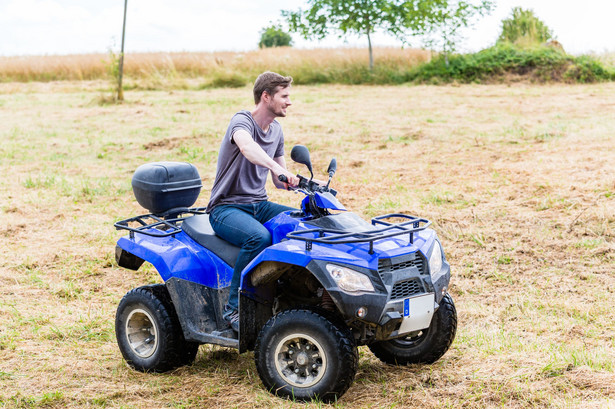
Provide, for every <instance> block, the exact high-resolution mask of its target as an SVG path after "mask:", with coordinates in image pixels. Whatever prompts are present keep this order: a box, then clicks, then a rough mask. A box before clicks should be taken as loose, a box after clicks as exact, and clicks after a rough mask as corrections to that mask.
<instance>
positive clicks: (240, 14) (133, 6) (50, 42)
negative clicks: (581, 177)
mask: <svg viewBox="0 0 615 409" xmlns="http://www.w3.org/2000/svg"><path fill="white" fill-rule="evenodd" d="M305 4H306V1H304V0H284V1H274V0H227V1H207V0H178V1H170V0H128V16H127V28H126V45H125V51H126V52H127V53H129V52H139V51H246V50H253V49H255V48H257V43H258V40H259V36H260V35H259V32H260V30H261V29H262V28H263V27H264V26H267V25H268V24H269V23H270V22H271V21H276V20H279V19H280V10H281V9H297V8H299V7H301V6H304V7H305ZM515 6H520V7H523V8H531V9H533V10H534V12H535V14H536V15H537V16H538V17H539V18H540V19H542V20H543V21H544V22H545V23H546V24H547V26H548V27H550V28H551V29H552V30H553V32H554V34H555V36H556V37H557V39H558V40H559V41H560V42H561V43H562V45H563V46H564V48H565V49H566V50H567V51H568V52H570V53H573V54H581V53H589V52H597V53H602V52H605V51H615V24H613V17H614V16H615V2H613V1H610V0H585V1H571V0H533V1H531V0H496V8H495V10H494V11H493V12H492V13H491V15H490V16H487V17H484V18H482V19H481V20H480V21H479V22H478V23H477V24H476V25H475V28H474V29H473V30H470V31H468V33H467V35H466V39H465V41H463V42H462V43H460V49H461V50H462V51H478V50H480V49H483V48H486V47H489V46H491V45H493V43H494V42H495V39H496V38H497V36H498V34H499V32H500V27H501V21H502V19H503V18H505V17H507V16H508V15H510V12H511V10H512V8H513V7H515ZM123 9H124V1H123V0H0V55H37V54H49V55H51V54H75V53H78V54H80V53H95V52H107V51H108V50H109V49H110V48H113V49H114V50H116V51H117V50H119V48H120V43H121V38H122V17H123ZM293 39H294V41H295V46H296V47H301V48H316V47H336V46H358V47H366V46H367V42H366V40H365V39H364V38H362V37H352V38H349V39H347V40H346V41H344V40H340V39H338V38H337V37H336V36H332V37H330V38H327V39H325V40H324V41H321V42H317V41H305V40H302V39H300V38H299V37H298V36H297V35H293ZM374 43H375V45H383V46H400V45H401V44H400V42H399V41H397V40H395V39H393V38H391V37H388V36H386V35H382V34H381V35H376V36H375V38H374Z"/></svg>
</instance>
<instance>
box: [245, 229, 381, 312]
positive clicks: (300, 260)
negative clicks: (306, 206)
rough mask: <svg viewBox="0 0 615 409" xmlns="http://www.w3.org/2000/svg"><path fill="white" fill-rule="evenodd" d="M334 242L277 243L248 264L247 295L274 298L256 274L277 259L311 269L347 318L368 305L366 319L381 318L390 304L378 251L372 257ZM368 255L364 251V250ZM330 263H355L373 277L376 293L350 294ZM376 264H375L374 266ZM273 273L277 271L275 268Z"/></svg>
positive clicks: (356, 266)
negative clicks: (329, 267) (339, 283)
mask: <svg viewBox="0 0 615 409" xmlns="http://www.w3.org/2000/svg"><path fill="white" fill-rule="evenodd" d="M335 247H336V248H333V246H330V245H320V244H318V243H314V244H313V246H312V250H309V251H308V250H306V249H305V242H303V241H298V240H286V241H284V242H281V243H278V244H275V245H273V246H271V247H269V248H267V249H265V250H264V251H263V252H262V253H260V254H259V255H258V257H256V258H255V259H254V260H253V261H252V262H251V263H250V264H248V266H246V268H245V269H244V271H243V273H242V277H241V291H242V293H243V294H244V295H246V296H248V297H251V298H255V299H259V300H262V301H267V302H273V299H272V292H271V288H268V286H261V285H259V284H258V283H257V284H256V285H254V284H253V282H252V281H253V280H252V275H253V274H255V272H256V271H257V270H258V268H259V266H263V265H265V264H266V263H268V262H275V263H280V264H285V265H291V266H292V265H294V266H300V267H304V268H305V269H306V270H308V271H309V272H310V273H311V274H312V275H313V276H314V277H315V278H316V279H317V280H318V281H319V282H320V284H321V285H322V286H323V288H325V289H326V290H327V292H328V293H329V295H331V298H332V299H333V302H334V303H335V305H336V306H337V308H338V310H339V311H340V312H341V314H342V315H343V316H344V318H345V319H352V318H354V317H355V314H356V310H357V309H358V308H359V307H362V306H368V315H367V316H366V317H365V320H366V321H370V322H378V320H379V318H380V314H381V311H382V308H383V306H384V305H385V304H386V299H387V293H386V289H385V287H384V286H383V284H382V282H381V280H380V278H379V277H378V272H377V270H375V269H374V268H373V266H375V267H376V269H377V265H378V258H377V255H375V254H374V255H372V256H370V257H371V258H360V257H357V256H354V255H352V254H349V253H348V252H347V251H341V250H338V249H337V247H340V246H335ZM362 255H363V256H365V255H364V254H362ZM328 263H336V264H343V265H345V266H351V267H352V268H354V269H356V270H357V271H359V272H361V273H363V274H365V275H367V276H368V277H370V279H371V281H372V283H373V285H374V289H375V290H376V291H375V292H374V293H370V294H361V295H349V294H347V293H344V292H343V291H341V290H340V289H339V287H338V286H337V283H336V282H335V281H334V280H333V278H331V276H330V275H329V273H328V272H327V270H326V265H327V264H328ZM370 266H372V268H370ZM272 274H275V272H273V271H272Z"/></svg>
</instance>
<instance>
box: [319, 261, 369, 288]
mask: <svg viewBox="0 0 615 409" xmlns="http://www.w3.org/2000/svg"><path fill="white" fill-rule="evenodd" d="M327 271H328V272H329V274H330V275H331V277H332V278H333V279H334V280H335V282H336V283H337V286H338V287H339V288H340V290H342V291H344V292H345V293H349V294H352V295H358V294H357V293H361V292H374V286H373V285H372V282H371V281H370V279H369V277H367V276H366V275H365V274H362V273H359V272H358V271H354V270H351V269H349V268H346V267H342V266H338V265H335V264H327Z"/></svg>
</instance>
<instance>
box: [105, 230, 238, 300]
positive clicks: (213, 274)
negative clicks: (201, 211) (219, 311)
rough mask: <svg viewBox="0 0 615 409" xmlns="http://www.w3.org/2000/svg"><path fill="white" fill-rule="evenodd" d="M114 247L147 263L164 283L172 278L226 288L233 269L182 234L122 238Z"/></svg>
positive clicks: (138, 235)
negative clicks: (116, 246) (154, 269)
mask: <svg viewBox="0 0 615 409" xmlns="http://www.w3.org/2000/svg"><path fill="white" fill-rule="evenodd" d="M117 245H118V246H119V247H121V248H122V249H124V250H126V251H127V252H129V253H131V254H134V255H135V256H137V257H139V258H142V259H143V260H145V261H148V262H150V263H151V264H152V265H153V266H154V267H155V268H156V270H157V271H158V274H160V276H161V277H162V279H163V280H164V281H165V282H166V281H167V280H168V279H170V278H172V277H176V278H179V279H182V280H188V281H192V282H195V283H198V284H202V285H204V286H207V287H211V288H221V287H228V286H229V285H230V283H231V278H232V275H233V270H232V269H231V268H230V267H229V266H228V265H227V264H226V263H224V262H223V261H222V260H220V258H219V257H218V256H216V255H215V254H213V253H212V252H210V251H209V250H207V249H206V248H204V247H202V246H201V245H199V244H198V243H196V242H195V241H194V240H192V239H191V238H190V237H189V236H188V235H186V234H185V233H184V232H180V233H178V234H176V235H174V236H168V237H151V236H146V235H143V234H135V235H134V237H130V236H124V237H121V238H120V239H119V240H118V242H117Z"/></svg>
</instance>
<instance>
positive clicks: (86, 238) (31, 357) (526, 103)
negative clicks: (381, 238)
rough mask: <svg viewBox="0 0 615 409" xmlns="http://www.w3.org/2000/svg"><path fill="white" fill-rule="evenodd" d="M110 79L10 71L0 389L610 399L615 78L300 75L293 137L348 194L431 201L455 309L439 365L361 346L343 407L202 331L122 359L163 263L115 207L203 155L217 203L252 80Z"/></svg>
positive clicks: (384, 204)
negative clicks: (336, 79) (269, 384)
mask: <svg viewBox="0 0 615 409" xmlns="http://www.w3.org/2000/svg"><path fill="white" fill-rule="evenodd" d="M99 87H100V83H89V82H88V83H74V82H66V83H49V84H41V83H30V84H15V83H11V84H0V104H1V105H2V112H1V113H0V115H2V121H3V126H2V127H1V128H0V172H2V175H3V177H2V178H0V248H2V249H3V258H2V260H0V386H1V388H0V407H7V408H38V407H48V408H60V407H62V408H64V407H67V408H81V407H106V408H143V407H169V408H173V407H183V408H201V407H220V408H232V407H241V408H243V407H253V408H270V407H306V408H320V407H332V408H333V407H335V408H375V407H378V408H380V407H387V408H388V407H417V406H421V407H430V408H459V407H464V408H492V407H506V408H551V407H561V408H570V407H578V408H587V407H609V405H611V406H612V405H613V402H614V400H615V389H614V387H613V385H614V384H615V372H614V370H615V368H613V362H615V355H614V352H613V351H615V330H614V329H613V326H612V323H613V322H615V304H614V301H613V297H612V294H613V289H614V288H615V276H614V275H613V271H614V268H613V267H614V266H615V247H614V242H613V240H614V237H615V236H614V229H615V204H614V200H615V179H614V178H613V175H615V152H614V151H613V149H612V135H611V133H612V129H613V128H615V118H613V116H612V115H610V111H611V109H612V107H613V106H614V105H615V86H614V85H613V84H612V83H606V84H593V85H574V86H571V85H546V86H535V85H529V84H517V85H516V86H509V85H487V86H483V85H481V86H476V85H455V86H440V87H431V86H423V85H422V86H398V87H391V86H370V87H363V86H338V85H319V86H295V87H294V88H293V94H292V99H293V102H294V104H293V106H292V107H291V108H290V109H289V115H288V117H287V118H284V119H282V120H281V122H282V124H283V127H284V130H285V134H286V141H287V142H286V143H287V151H288V149H289V148H290V146H292V145H293V144H296V143H301V144H305V145H307V146H308V147H309V148H310V150H311V152H312V159H313V161H314V168H315V170H316V173H317V174H321V175H324V170H325V169H326V167H327V165H328V162H329V160H330V158H331V157H333V156H335V157H336V158H337V161H338V172H337V174H336V176H335V179H334V182H333V185H334V187H335V188H336V189H338V190H339V192H340V193H339V196H338V197H339V198H340V200H341V201H342V202H343V203H344V204H345V205H346V206H347V207H348V208H350V209H352V210H353V211H355V212H357V213H359V214H361V215H363V216H365V217H369V216H373V215H376V214H380V213H388V212H391V211H399V212H408V213H411V214H417V215H420V216H423V217H427V218H428V219H430V220H432V221H433V222H434V228H435V229H436V231H437V232H438V235H439V237H440V239H441V241H442V243H443V245H444V250H445V252H446V255H447V259H448V260H449V261H450V262H451V265H452V266H453V278H452V286H451V289H450V291H451V293H452V296H453V297H454V299H455V302H456V305H457V309H458V314H459V331H458V335H457V338H456V340H455V341H454V343H453V345H452V347H451V349H450V350H449V352H448V353H447V354H446V355H444V357H443V358H442V359H441V360H440V361H438V362H436V363H435V364H433V365H423V366H418V365H417V366H409V367H395V366H387V365H384V364H382V363H381V362H379V361H378V360H377V359H376V358H375V357H374V356H373V355H372V354H371V352H370V351H369V350H368V349H367V348H365V347H362V348H360V361H359V372H358V374H357V378H356V380H355V384H354V385H353V386H352V387H351V388H350V390H349V391H348V392H347V394H346V395H344V396H343V397H342V399H341V400H340V401H339V402H337V403H335V404H331V405H325V404H322V403H321V402H311V403H307V404H299V403H297V402H292V401H286V400H281V399H278V398H275V397H273V396H272V395H271V394H269V392H268V391H266V390H264V388H263V387H262V384H261V382H260V380H259V378H258V375H257V374H256V369H255V366H254V363H253V354H252V353H246V354H242V355H239V354H237V353H236V352H235V351H233V350H229V349H226V348H221V347H214V346H202V347H201V348H200V350H199V354H198V356H197V360H196V361H195V363H194V364H193V365H192V366H189V367H184V368H179V369H177V370H175V371H173V372H170V373H166V374H142V373H139V372H136V371H134V370H131V369H130V368H128V367H127V365H126V364H125V362H123V361H122V358H121V355H120V353H119V350H118V348H117V345H116V342H115V340H114V332H113V325H114V314H115V309H116V308H117V304H118V302H119V300H120V299H121V297H122V296H123V295H124V294H125V293H126V292H127V291H128V290H130V289H131V288H134V287H137V286H140V285H144V284H149V283H153V282H159V280H160V279H159V277H158V275H157V273H156V272H155V270H154V269H153V268H152V267H151V266H150V265H145V266H144V267H142V268H141V269H140V270H139V271H137V272H132V271H128V270H125V269H121V268H119V267H118V266H117V265H116V264H115V262H114V258H113V252H114V245H115V241H116V240H117V239H118V238H119V237H120V236H121V234H122V233H121V232H117V231H115V230H114V229H113V222H114V221H116V220H118V219H119V218H125V217H128V216H131V215H136V214H139V213H141V212H143V209H141V208H140V207H139V205H138V204H137V203H136V201H135V200H134V198H133V196H132V192H131V188H130V178H131V176H132V172H133V171H134V169H136V167H137V166H139V165H141V164H143V163H145V162H149V161H159V160H187V161H190V162H192V163H194V164H195V165H196V166H197V168H198V170H199V172H200V174H201V176H202V178H203V180H204V189H203V192H202V193H201V196H200V197H199V199H198V201H197V203H196V205H199V206H202V205H205V204H206V203H207V200H208V196H209V189H210V188H211V183H212V182H213V177H214V175H215V163H216V159H217V150H218V145H219V141H220V138H221V136H222V135H223V134H224V131H225V128H226V126H227V124H228V120H229V119H230V117H231V116H232V115H233V113H234V112H236V111H237V110H239V109H242V108H250V107H251V106H252V101H251V89H250V88H249V87H243V88H239V89H204V90H200V91H196V90H171V91H136V90H135V91H130V92H127V93H126V101H125V103H123V104H119V105H109V106H99V105H98V104H96V103H92V101H94V100H96V98H97V96H98V94H99V92H100V91H99ZM290 167H291V169H293V171H301V172H303V171H304V170H303V168H302V167H301V166H299V165H295V164H291V165H290ZM269 191H270V193H271V197H272V199H273V200H275V201H277V202H280V203H283V204H288V205H294V206H296V205H297V204H298V200H299V197H298V196H297V195H294V194H292V193H289V192H284V191H274V190H273V189H272V188H271V186H269Z"/></svg>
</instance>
